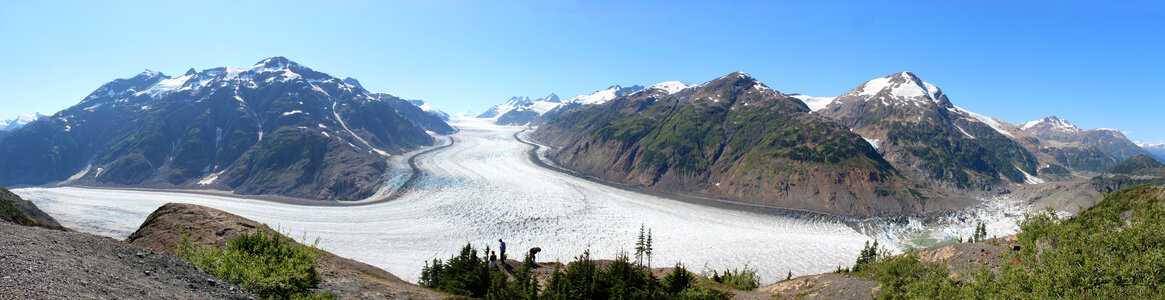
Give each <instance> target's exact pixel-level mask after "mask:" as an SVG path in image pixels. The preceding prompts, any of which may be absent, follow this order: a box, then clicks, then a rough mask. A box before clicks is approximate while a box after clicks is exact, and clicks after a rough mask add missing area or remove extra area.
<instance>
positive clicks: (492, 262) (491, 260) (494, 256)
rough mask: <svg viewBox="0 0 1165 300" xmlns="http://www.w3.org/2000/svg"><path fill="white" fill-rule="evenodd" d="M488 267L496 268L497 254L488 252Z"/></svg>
mask: <svg viewBox="0 0 1165 300" xmlns="http://www.w3.org/2000/svg"><path fill="white" fill-rule="evenodd" d="M489 267H490V268H497V267H498V255H497V252H493V251H490V252H489Z"/></svg>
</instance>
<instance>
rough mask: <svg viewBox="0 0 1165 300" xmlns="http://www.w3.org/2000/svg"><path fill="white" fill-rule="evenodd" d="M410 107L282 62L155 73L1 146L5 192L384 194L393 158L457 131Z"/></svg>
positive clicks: (0, 180) (120, 84) (100, 93)
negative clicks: (72, 187) (93, 188)
mask: <svg viewBox="0 0 1165 300" xmlns="http://www.w3.org/2000/svg"><path fill="white" fill-rule="evenodd" d="M353 83H356V84H353ZM394 103H395V105H394ZM408 106H412V105H411V104H409V103H407V102H404V100H400V99H399V98H396V97H386V96H384V95H373V94H371V93H369V92H367V91H366V90H364V88H363V87H361V86H359V84H358V82H356V81H355V80H347V81H345V80H344V79H340V78H336V77H332V76H330V75H328V74H325V73H322V72H318V71H315V70H312V69H310V68H307V67H305V66H302V65H300V64H297V63H295V62H292V61H290V60H288V59H286V58H283V57H272V58H269V59H265V60H263V61H261V62H259V63H257V64H255V65H254V66H251V67H246V68H238V67H221V68H213V69H207V70H203V71H201V72H199V71H195V70H193V69H191V70H189V71H187V72H186V73H185V74H184V75H182V76H178V77H170V76H166V75H164V74H162V73H159V72H154V71H150V70H147V71H145V72H142V73H141V74H138V75H137V76H134V77H132V78H127V79H118V80H114V81H111V82H109V83H107V84H105V85H102V86H101V87H100V88H98V89H97V90H96V91H94V92H93V93H91V94H90V95H89V96H88V97H86V98H85V99H83V100H82V101H81V103H79V104H77V105H75V106H73V107H70V108H68V109H65V110H62V111H61V112H58V113H56V114H54V115H53V116H51V117H48V118H43V119H41V120H39V121H36V122H33V123H31V124H30V125H28V126H26V127H24V128H21V129H18V130H16V131H13V132H12V133H11V134H9V135H8V136H6V137H4V138H3V139H0V184H6V185H13V184H34V185H35V184H46V183H51V182H62V183H65V184H82V185H106V186H109V185H112V186H149V187H181V188H212V189H220V190H227V191H232V192H235V193H239V194H266V195H279V196H287V197H296V198H307V199H320V200H358V199H363V198H365V197H368V196H370V195H372V194H373V193H374V192H375V191H376V190H377V189H378V188H379V186H380V181H382V180H383V179H382V176H383V174H384V171H385V169H386V168H387V167H388V166H387V163H386V157H387V156H390V155H395V154H400V153H404V152H407V151H409V150H412V149H416V148H418V147H423V146H429V145H433V144H434V143H435V140H434V139H433V137H431V136H430V135H429V134H428V133H426V130H427V129H429V130H432V131H436V132H450V131H451V128H449V127H448V125H447V124H445V123H444V122H443V121H440V120H439V119H437V118H435V117H433V118H426V116H428V114H424V113H419V114H418V113H413V114H407V113H406V114H402V112H401V111H406V112H407V111H408V109H407V108H409V107H408ZM412 108H415V106H412ZM413 111H414V112H416V111H420V110H419V109H414V110H413ZM408 116H413V118H411V119H410V118H409V117H408ZM421 119H425V121H423V122H417V121H414V120H421ZM422 125H424V126H422Z"/></svg>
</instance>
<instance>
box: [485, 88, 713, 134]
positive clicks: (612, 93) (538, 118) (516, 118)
mask: <svg viewBox="0 0 1165 300" xmlns="http://www.w3.org/2000/svg"><path fill="white" fill-rule="evenodd" d="M690 86H691V85H690V84H686V83H682V82H679V81H667V82H661V83H658V84H655V85H652V86H651V87H649V88H650V89H656V90H660V91H664V92H665V93H667V94H671V93H675V92H678V91H680V90H682V89H685V88H688V87H690ZM641 90H644V87H643V86H640V85H633V86H630V87H622V86H619V85H614V86H611V87H608V88H606V89H603V90H599V91H595V92H594V93H590V94H584V95H578V96H575V97H574V98H570V99H569V100H566V101H558V96H556V95H554V94H550V96H547V97H546V98H543V99H538V100H534V101H528V102H525V103H522V104H520V105H518V106H517V107H515V108H514V109H512V110H510V111H509V112H507V113H504V114H502V115H500V116H499V117H498V119H497V124H501V125H527V124H530V125H539V124H542V123H545V122H547V121H549V120H551V119H554V118H555V117H557V116H558V115H560V114H562V113H563V112H565V111H567V110H571V109H574V108H577V107H581V106H584V105H597V104H602V103H606V102H607V101H611V99H615V98H616V97H619V96H623V95H627V94H631V93H635V92H638V91H641ZM507 103H509V102H507ZM504 106H505V104H503V105H501V106H499V107H504Z"/></svg>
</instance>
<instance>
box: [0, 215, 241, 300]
mask: <svg viewBox="0 0 1165 300" xmlns="http://www.w3.org/2000/svg"><path fill="white" fill-rule="evenodd" d="M250 296H251V295H249V294H248V292H245V291H243V290H242V289H239V288H237V287H234V286H232V285H230V284H226V283H224V282H221V281H219V280H217V279H215V278H214V277H212V276H210V275H207V274H206V273H205V272H203V271H202V270H199V269H198V268H195V267H194V266H192V265H190V264H188V263H186V262H184V261H182V260H181V259H178V258H177V257H174V255H171V254H169V253H165V252H159V251H154V250H150V249H146V248H142V247H137V246H133V245H129V244H126V243H123V242H120V241H117V240H114V239H111V238H108V237H101V236H96V235H92V234H88V233H80V232H62V231H57V230H48V229H43V228H36V227H25V226H20V225H15V224H11V223H7V222H0V299H46V298H52V299H60V298H96V299H245V298H248V297H250Z"/></svg>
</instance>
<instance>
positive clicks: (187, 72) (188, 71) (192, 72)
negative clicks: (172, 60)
mask: <svg viewBox="0 0 1165 300" xmlns="http://www.w3.org/2000/svg"><path fill="white" fill-rule="evenodd" d="M195 74H198V71H195V70H194V68H190V70H186V74H182V76H190V75H195Z"/></svg>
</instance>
